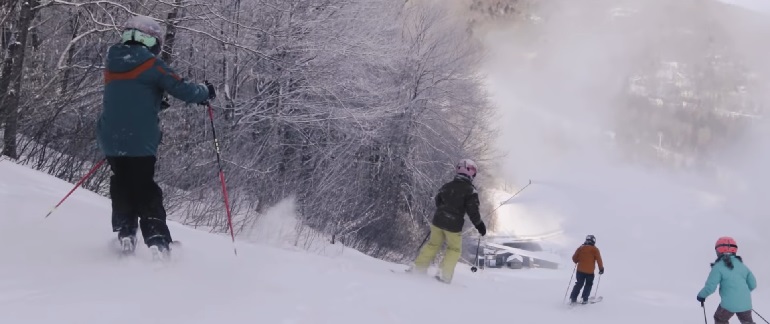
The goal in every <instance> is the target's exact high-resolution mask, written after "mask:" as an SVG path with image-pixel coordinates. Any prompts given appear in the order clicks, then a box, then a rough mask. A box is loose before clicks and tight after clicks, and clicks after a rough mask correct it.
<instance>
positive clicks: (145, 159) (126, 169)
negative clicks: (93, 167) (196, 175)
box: [107, 156, 171, 246]
mask: <svg viewBox="0 0 770 324" xmlns="http://www.w3.org/2000/svg"><path fill="white" fill-rule="evenodd" d="M155 161H156V158H155V157H154V156H139V157H133V156H132V157H129V156H119V157H117V156H108V157H107V162H108V163H109V164H110V169H112V173H113V175H112V176H111V177H110V198H111V199H112V231H113V232H118V237H125V236H133V235H136V229H137V227H141V230H142V236H143V237H144V243H145V244H147V245H148V246H150V245H154V244H157V243H166V244H168V243H171V233H170V232H169V230H168V225H166V210H165V209H164V208H163V191H162V190H161V189H160V187H158V184H157V183H155V180H154V179H153V178H154V177H155Z"/></svg>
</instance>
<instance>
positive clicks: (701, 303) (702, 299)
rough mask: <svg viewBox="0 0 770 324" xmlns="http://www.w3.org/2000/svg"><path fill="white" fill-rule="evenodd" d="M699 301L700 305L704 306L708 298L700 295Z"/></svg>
mask: <svg viewBox="0 0 770 324" xmlns="http://www.w3.org/2000/svg"><path fill="white" fill-rule="evenodd" d="M698 301H699V302H700V305H701V306H703V303H705V302H706V298H703V297H701V296H698Z"/></svg>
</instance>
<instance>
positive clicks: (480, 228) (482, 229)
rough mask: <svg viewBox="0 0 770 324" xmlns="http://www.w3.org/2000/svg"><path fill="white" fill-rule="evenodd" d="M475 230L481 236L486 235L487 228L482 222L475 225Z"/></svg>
mask: <svg viewBox="0 0 770 324" xmlns="http://www.w3.org/2000/svg"><path fill="white" fill-rule="evenodd" d="M476 230H477V231H479V234H481V236H484V235H487V226H486V225H484V222H479V223H478V224H476Z"/></svg>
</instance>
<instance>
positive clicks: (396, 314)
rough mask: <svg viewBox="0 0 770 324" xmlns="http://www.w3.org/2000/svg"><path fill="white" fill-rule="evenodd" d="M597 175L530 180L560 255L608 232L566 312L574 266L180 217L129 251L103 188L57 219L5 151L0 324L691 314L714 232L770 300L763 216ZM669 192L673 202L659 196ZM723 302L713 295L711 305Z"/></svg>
mask: <svg viewBox="0 0 770 324" xmlns="http://www.w3.org/2000/svg"><path fill="white" fill-rule="evenodd" d="M629 175H630V174H622V175H621V174H617V175H616V176H619V177H620V176H629ZM591 176H592V175H589V174H586V175H585V176H584V177H574V178H571V181H569V182H562V183H559V182H555V181H551V182H543V183H538V182H536V181H535V182H533V186H532V188H528V189H527V190H531V191H528V192H526V195H525V194H524V193H522V197H524V196H528V197H529V200H522V204H524V205H527V206H529V207H531V208H530V209H529V210H530V211H531V212H534V211H535V210H537V209H538V208H546V206H551V208H553V209H552V210H551V212H553V213H563V214H564V215H570V216H571V217H570V218H573V219H575V220H576V222H569V221H567V222H565V228H566V229H568V233H570V234H569V235H565V236H564V237H562V238H561V240H563V241H564V242H565V244H564V246H563V247H564V252H565V254H569V252H571V250H572V249H574V248H576V247H577V246H578V245H579V243H581V240H580V239H581V236H582V235H584V234H586V233H592V234H595V235H597V238H598V243H597V245H598V247H599V248H601V249H602V252H603V253H604V258H605V262H606V268H607V273H606V274H605V275H604V276H602V277H601V281H600V282H597V284H598V287H595V288H596V289H597V290H598V295H601V296H604V297H605V298H604V301H602V302H601V303H597V304H594V305H588V306H579V308H574V309H569V308H568V307H566V306H565V304H563V298H564V294H565V292H566V289H567V284H568V281H569V279H570V277H571V271H572V266H571V264H569V263H567V265H566V266H564V267H563V268H562V269H560V270H547V269H524V270H510V269H485V270H483V271H479V272H477V273H472V272H470V270H469V267H468V266H467V265H464V264H459V265H458V271H457V275H456V277H455V280H454V282H453V284H452V285H445V284H442V283H439V282H437V281H436V280H434V279H432V278H430V277H419V276H410V275H406V274H398V273H393V272H391V269H404V268H405V266H403V265H398V264H391V263H388V262H384V261H381V260H376V259H373V258H370V257H367V256H365V255H362V254H360V253H358V252H356V251H354V250H352V249H347V248H345V249H342V250H340V253H336V254H326V255H320V254H317V253H309V252H303V251H297V250H296V249H287V248H283V247H281V246H280V245H271V244H265V243H258V244H252V243H247V242H242V241H238V242H237V244H238V252H239V254H238V256H235V255H234V254H233V253H232V246H231V244H232V243H231V242H230V238H229V237H227V236H225V235H217V234H210V233H207V232H203V231H199V230H195V229H191V228H187V227H185V226H182V225H179V224H175V223H172V224H171V226H172V227H171V228H172V235H173V236H174V238H175V239H176V240H178V241H180V242H181V244H182V246H181V247H180V248H177V249H175V250H174V259H173V260H172V261H171V262H169V263H165V264H164V263H158V262H153V261H152V260H151V257H150V255H149V253H148V250H147V248H146V247H144V246H140V247H139V248H138V251H137V255H136V256H134V257H131V258H123V259H121V258H119V257H118V256H117V255H116V254H115V253H114V250H113V248H112V247H111V244H113V243H114V234H113V233H112V232H111V228H110V223H109V214H110V208H109V206H110V205H109V200H108V199H106V198H104V197H101V196H99V195H97V194H95V193H92V192H89V191H87V190H84V189H82V188H81V189H79V190H77V191H76V192H75V193H74V194H73V195H72V196H71V197H70V198H69V199H68V200H67V201H66V202H65V203H64V204H63V205H62V206H61V207H59V208H58V209H57V210H56V211H55V212H54V213H53V214H52V215H51V216H50V217H49V218H47V219H46V218H44V215H45V214H46V212H47V211H48V210H49V209H50V208H51V207H52V206H53V205H54V204H55V203H56V202H58V201H59V199H60V198H61V197H62V196H63V195H64V194H65V193H66V192H67V191H68V190H69V189H70V188H71V186H72V185H71V184H69V183H67V182H64V181H61V180H58V179H55V178H53V177H51V176H48V175H45V174H43V173H40V172H37V171H34V170H31V169H29V168H27V167H25V166H21V165H18V164H15V163H13V162H11V161H7V160H6V161H2V162H0V179H2V181H1V182H0V206H2V211H3V216H2V217H0V255H1V256H2V260H3V261H2V266H0V287H2V288H1V289H0V323H80V324H87V323H105V322H110V323H137V322H141V323H255V322H259V323H362V322H363V323H439V322H441V323H466V322H468V321H477V320H484V321H507V322H508V321H510V322H512V321H524V322H530V323H532V322H540V323H648V322H653V321H654V322H659V321H664V322H670V323H684V322H689V321H695V320H698V317H699V316H702V315H701V309H700V307H699V305H697V301H695V294H696V293H697V291H698V289H699V288H700V287H701V285H702V283H703V281H704V280H705V276H706V274H707V272H708V263H709V262H710V261H712V259H713V256H714V254H713V252H712V249H711V246H710V245H711V244H713V241H714V239H715V238H716V236H718V235H728V234H729V235H734V236H735V237H736V239H737V240H738V242H739V244H740V246H741V248H740V252H742V253H740V254H741V255H743V256H744V257H745V258H746V260H747V264H748V265H749V266H750V267H753V269H754V271H755V272H756V273H757V275H758V279H759V282H760V284H759V285H760V286H759V287H760V288H759V289H758V291H757V292H756V293H755V294H754V297H755V305H756V307H757V309H758V310H759V311H760V312H761V311H762V310H763V307H765V306H766V305H770V303H769V302H768V295H767V293H766V292H765V291H766V290H764V289H762V287H763V286H762V278H763V277H762V275H763V273H767V271H766V270H767V269H768V268H767V264H768V263H767V262H766V261H765V260H763V259H762V257H763V254H762V253H761V252H762V246H766V245H764V244H763V242H766V241H765V239H763V238H762V236H761V230H762V229H761V228H750V227H745V226H741V224H731V223H729V222H720V221H719V218H718V213H711V211H715V210H718V207H715V206H714V204H715V203H714V202H713V199H708V196H706V195H704V194H702V193H700V192H697V191H692V190H688V189H687V188H676V187H673V186H672V185H671V184H670V183H666V182H660V181H653V180H649V179H648V180H645V179H644V178H643V177H638V178H635V179H634V180H635V181H634V182H633V183H635V185H634V186H620V187H616V186H598V185H597V183H593V184H592V186H591V187H590V188H588V187H579V184H580V183H581V181H584V180H585V181H588V180H590V177H591ZM661 188H666V190H665V192H663V190H661ZM672 194H676V195H678V199H677V202H676V204H675V205H674V206H673V208H672V206H671V205H670V204H669V205H666V204H665V203H664V202H671V201H672V197H671V196H670V195H672ZM685 207H687V208H685ZM290 216H291V215H287V218H290ZM578 221H579V223H581V225H578V224H575V223H577V222H578ZM717 302H718V298H715V297H713V296H712V298H710V299H709V300H708V301H707V307H708V308H709V309H710V310H712V309H713V308H714V307H715V306H716V304H717ZM767 307H770V306H767Z"/></svg>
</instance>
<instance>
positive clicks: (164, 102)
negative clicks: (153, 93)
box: [160, 96, 171, 111]
mask: <svg viewBox="0 0 770 324" xmlns="http://www.w3.org/2000/svg"><path fill="white" fill-rule="evenodd" d="M168 107H171V104H170V103H168V96H163V100H162V101H161V102H160V111H164V110H166V109H168Z"/></svg>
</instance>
